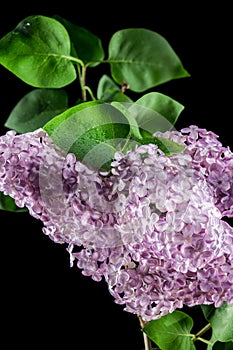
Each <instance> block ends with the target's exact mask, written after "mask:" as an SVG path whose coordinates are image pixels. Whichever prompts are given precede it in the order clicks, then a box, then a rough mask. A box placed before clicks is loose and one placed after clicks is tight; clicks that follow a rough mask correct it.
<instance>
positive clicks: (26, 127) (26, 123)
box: [5, 89, 68, 133]
mask: <svg viewBox="0 0 233 350" xmlns="http://www.w3.org/2000/svg"><path fill="white" fill-rule="evenodd" d="M67 107H68V97H67V93H66V91H65V90H62V89H35V90H33V91H30V92H29V93H27V94H26V95H25V96H24V97H23V98H22V99H21V100H20V101H19V102H18V103H17V105H16V106H15V108H14V109H13V110H12V111H11V113H10V115H9V117H8V119H7V120H6V122H5V126H6V127H7V128H9V129H13V130H16V131H17V132H18V133H26V132H30V131H33V130H36V129H38V128H41V127H42V126H43V125H44V124H45V123H47V122H48V121H49V120H50V119H52V118H53V117H55V116H56V115H58V114H60V113H61V112H63V111H64V110H66V109H67Z"/></svg>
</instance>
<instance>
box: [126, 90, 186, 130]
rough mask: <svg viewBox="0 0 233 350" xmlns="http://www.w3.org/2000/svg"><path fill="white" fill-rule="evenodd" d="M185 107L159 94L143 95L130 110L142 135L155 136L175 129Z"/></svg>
mask: <svg viewBox="0 0 233 350" xmlns="http://www.w3.org/2000/svg"><path fill="white" fill-rule="evenodd" d="M183 109H184V106H183V105H182V104H181V103H179V102H177V101H175V100H174V99H172V98H171V97H169V96H167V95H164V94H161V93H159V92H150V93H148V94H145V95H143V96H142V97H141V98H139V99H138V100H137V101H135V102H134V104H132V105H131V106H130V108H129V110H130V112H131V114H133V115H134V118H135V119H136V121H137V123H138V126H139V128H140V129H141V133H142V134H148V133H149V134H150V135H152V134H154V133H155V132H156V131H161V132H164V131H167V130H170V129H172V128H173V126H174V125H175V123H176V122H177V119H178V117H179V115H180V113H181V112H182V110H183Z"/></svg>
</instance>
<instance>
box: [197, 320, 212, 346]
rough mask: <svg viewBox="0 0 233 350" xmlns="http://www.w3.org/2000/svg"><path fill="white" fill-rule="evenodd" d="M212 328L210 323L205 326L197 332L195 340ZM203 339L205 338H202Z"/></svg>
mask: <svg viewBox="0 0 233 350" xmlns="http://www.w3.org/2000/svg"><path fill="white" fill-rule="evenodd" d="M210 328H211V324H210V323H208V324H207V325H206V326H205V327H203V328H202V329H201V330H200V331H199V332H198V333H197V334H195V336H194V339H193V342H195V341H196V340H200V337H201V336H202V335H203V334H204V333H205V332H207V331H208V330H209V329H210ZM202 341H203V340H202Z"/></svg>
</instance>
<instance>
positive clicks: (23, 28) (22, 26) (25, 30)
mask: <svg viewBox="0 0 233 350" xmlns="http://www.w3.org/2000/svg"><path fill="white" fill-rule="evenodd" d="M31 27H32V26H31V23H30V21H29V20H27V19H24V20H23V21H21V22H20V23H19V24H18V25H17V27H16V28H15V31H16V32H19V33H22V34H24V35H30V34H31V29H32V28H31Z"/></svg>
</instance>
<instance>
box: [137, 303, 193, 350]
mask: <svg viewBox="0 0 233 350" xmlns="http://www.w3.org/2000/svg"><path fill="white" fill-rule="evenodd" d="M192 327H193V320H192V318H191V317H190V316H188V315H187V314H185V313H184V312H182V311H178V310H175V311H174V312H173V313H171V314H167V315H165V316H162V317H161V318H159V319H158V320H153V321H150V322H148V323H147V324H146V326H145V327H144V328H143V329H142V331H143V332H145V333H146V335H147V336H148V337H149V338H150V339H151V340H152V341H153V342H154V343H155V344H156V345H158V346H159V348H160V349H161V350H195V349H196V348H195V346H194V344H193V341H192V335H191V334H190V331H191V329H192Z"/></svg>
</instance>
